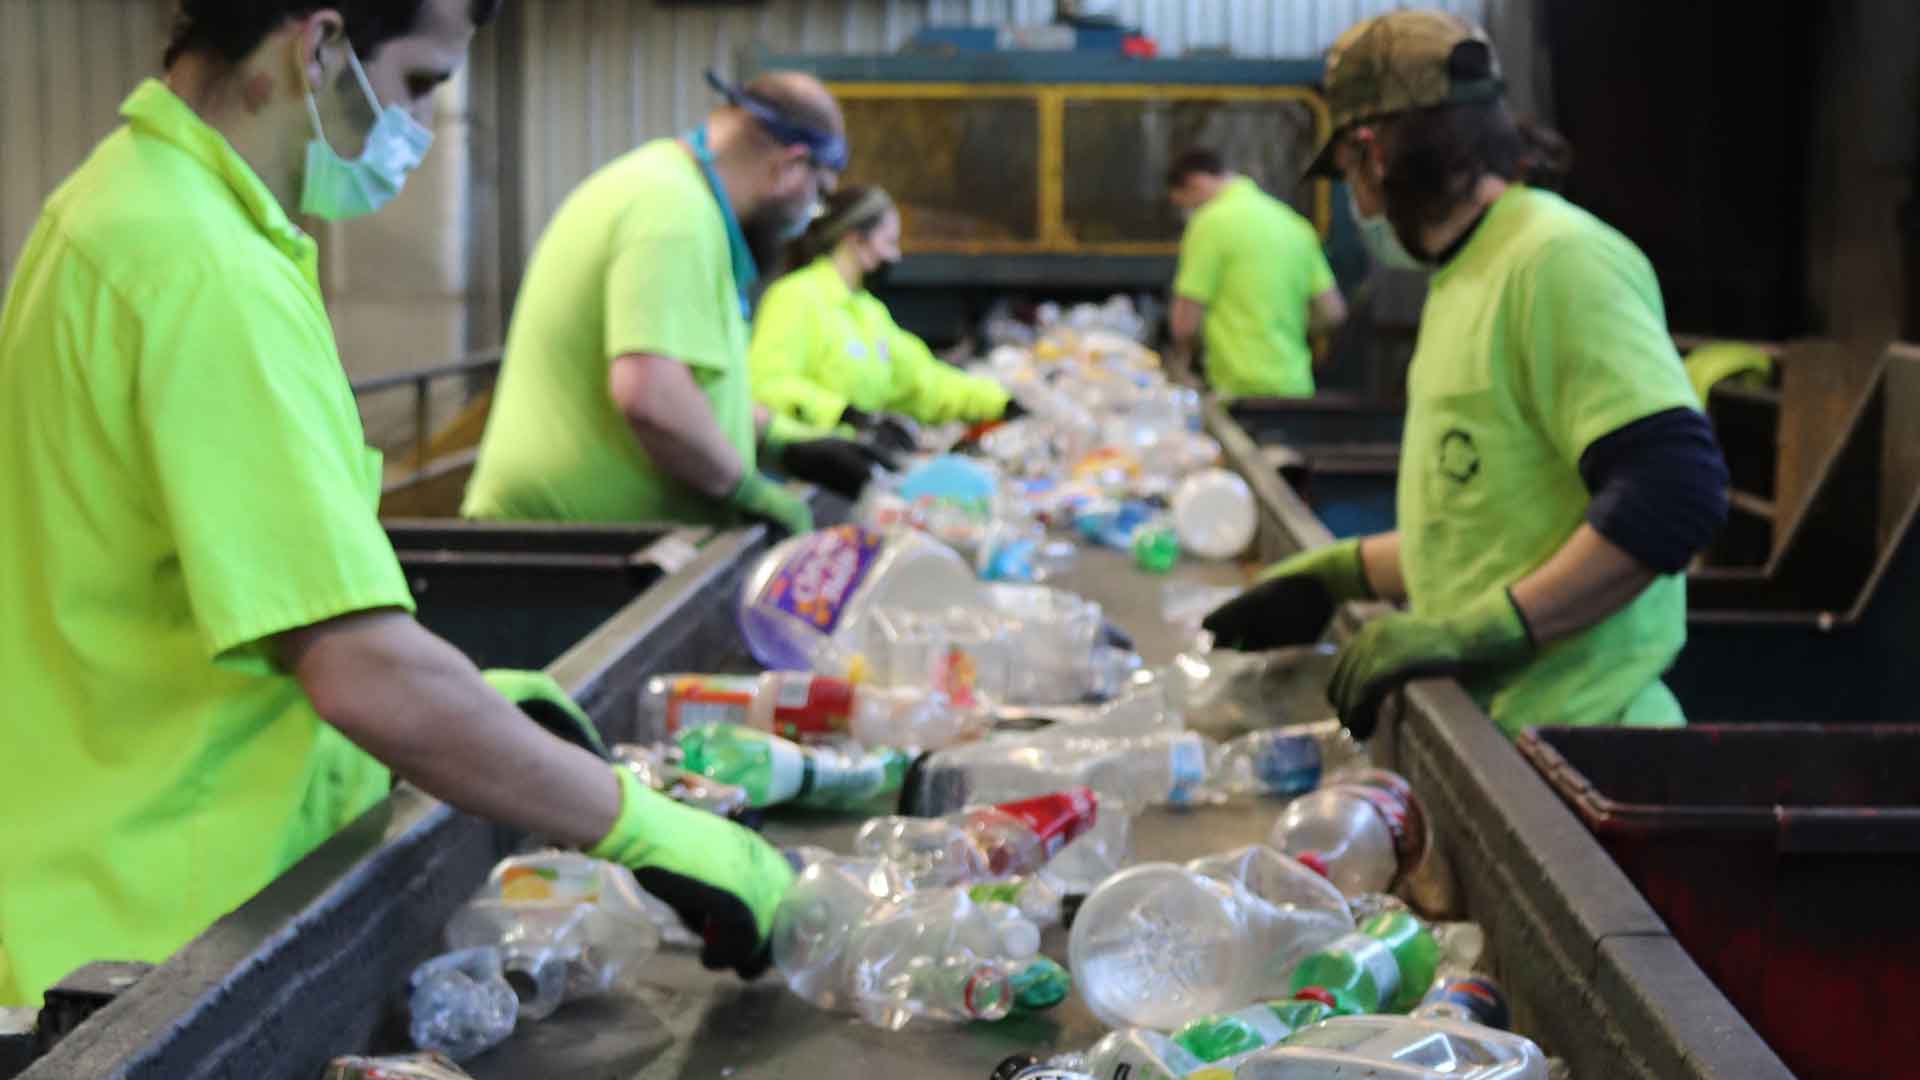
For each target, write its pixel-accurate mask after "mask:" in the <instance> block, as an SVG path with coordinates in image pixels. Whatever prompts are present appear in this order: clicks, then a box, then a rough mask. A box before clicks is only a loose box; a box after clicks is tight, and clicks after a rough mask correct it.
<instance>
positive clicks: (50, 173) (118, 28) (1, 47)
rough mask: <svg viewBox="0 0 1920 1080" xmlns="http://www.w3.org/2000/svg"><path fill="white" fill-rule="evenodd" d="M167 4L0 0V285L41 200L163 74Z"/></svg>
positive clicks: (165, 0)
mask: <svg viewBox="0 0 1920 1080" xmlns="http://www.w3.org/2000/svg"><path fill="white" fill-rule="evenodd" d="M171 6H172V4H171V0H0V282H4V281H6V280H7V279H8V277H9V275H10V273H11V271H12V269H13V261H14V259H15V258H17V257H18V255H19V253H20V247H21V245H23V244H25V243H26V240H27V233H28V232H29V231H31V230H32V228H33V220H34V218H35V217H37V216H38V215H39V213H40V203H41V202H42V201H43V200H44V199H45V198H46V197H47V193H48V192H50V191H52V190H53V188H54V187H55V186H56V185H57V184H59V183H60V181H61V179H63V178H64V177H65V176H66V175H67V174H68V173H70V172H72V171H73V169H74V167H75V166H77V165H79V164H80V162H81V160H82V159H83V158H85V157H86V155H87V152H88V151H89V150H91V149H92V148H93V144H94V143H96V142H98V141H99V140H100V137H101V136H102V135H104V134H106V133H107V132H108V131H111V130H112V129H113V127H114V125H115V124H116V123H117V122H118V110H119V107H120V102H121V99H123V98H125V97H126V96H127V92H128V91H130V90H132V89H133V87H134V85H135V84H137V83H138V82H139V81H140V79H141V78H143V77H145V76H146V75H148V74H151V73H153V72H156V71H158V70H159V69H160V51H161V49H162V48H163V47H164V45H165V42H166V30H167V18H168V12H169V10H170V9H171Z"/></svg>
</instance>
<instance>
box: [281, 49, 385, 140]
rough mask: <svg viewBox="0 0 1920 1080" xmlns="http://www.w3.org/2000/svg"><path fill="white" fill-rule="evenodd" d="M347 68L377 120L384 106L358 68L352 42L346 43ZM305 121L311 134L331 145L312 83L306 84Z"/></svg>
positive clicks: (304, 75)
mask: <svg viewBox="0 0 1920 1080" xmlns="http://www.w3.org/2000/svg"><path fill="white" fill-rule="evenodd" d="M347 66H348V67H350V68H352V69H353V78H354V81H355V82H358V83H359V84H360V92H361V93H363V94H365V95H367V104H368V105H369V106H370V107H372V109H373V115H374V116H375V118H378V117H379V115H380V112H381V110H382V109H384V108H386V106H384V105H382V104H380V95H378V94H376V93H374V92H373V82H372V81H371V80H369V79H368V78H367V69H366V68H363V67H361V66H360V56H359V54H358V53H356V52H354V50H353V42H351V41H349V42H347ZM300 79H301V81H303V82H307V72H306V68H305V67H304V66H303V67H302V68H301V69H300ZM307 119H309V120H311V121H313V133H314V134H315V135H318V136H319V137H320V141H322V142H326V143H327V145H329V146H331V145H333V144H332V143H331V142H329V141H328V139H327V129H326V128H325V127H324V126H322V125H321V123H320V106H319V105H318V104H317V103H316V102H315V101H314V89H313V83H311V82H307Z"/></svg>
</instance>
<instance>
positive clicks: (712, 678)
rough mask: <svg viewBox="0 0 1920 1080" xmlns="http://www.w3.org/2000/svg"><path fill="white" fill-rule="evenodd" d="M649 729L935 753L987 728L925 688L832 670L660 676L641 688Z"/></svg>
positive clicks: (666, 734)
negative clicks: (726, 727)
mask: <svg viewBox="0 0 1920 1080" xmlns="http://www.w3.org/2000/svg"><path fill="white" fill-rule="evenodd" d="M640 709H641V716H642V718H643V720H644V722H645V723H646V724H647V725H648V729H649V730H650V731H651V732H653V733H656V734H658V735H660V736H661V737H662V738H671V737H673V736H674V735H677V734H678V733H680V732H681V731H684V730H686V729H688V728H693V727H700V726H703V725H707V724H736V725H739V726H742V727H751V728H758V729H759V730H761V731H766V732H770V733H772V734H775V735H779V736H782V737H784V738H788V739H792V740H794V741H795V742H809V741H814V740H819V739H834V738H844V737H847V736H852V737H853V738H854V739H856V740H858V741H859V742H861V743H864V744H865V745H868V746H901V747H908V746H911V747H916V748H919V749H923V750H935V749H938V748H940V747H942V746H946V745H949V744H951V743H954V742H959V741H961V740H962V739H966V738H972V737H974V736H975V735H977V734H979V733H980V731H981V730H983V728H984V724H985V717H984V715H982V714H980V713H979V712H978V710H973V711H969V710H963V709H956V708H954V707H953V706H952V704H951V703H950V702H949V701H948V700H947V699H946V696H945V695H944V694H941V693H939V692H938V691H935V690H932V689H930V688H928V687H925V686H876V685H872V684H856V683H853V682H849V681H848V680H846V679H841V678H836V677H834V676H831V675H815V674H812V673H810V672H804V671H769V672H764V673H762V674H759V675H696V674H678V675H656V676H654V677H653V678H651V679H648V680H647V683H646V685H645V686H644V687H643V688H642V689H641V691H640Z"/></svg>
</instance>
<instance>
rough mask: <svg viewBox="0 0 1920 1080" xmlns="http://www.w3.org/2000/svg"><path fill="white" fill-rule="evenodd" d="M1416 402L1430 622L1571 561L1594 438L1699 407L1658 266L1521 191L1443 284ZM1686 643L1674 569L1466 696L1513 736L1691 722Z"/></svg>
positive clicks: (1417, 493)
mask: <svg viewBox="0 0 1920 1080" xmlns="http://www.w3.org/2000/svg"><path fill="white" fill-rule="evenodd" d="M1407 399H1408V400H1407V426H1406V434H1405V436H1404V439H1403V442H1402V444H1401V466H1400V486H1399V507H1398V518H1399V527H1400V560H1401V569H1402V571H1403V572H1404V573H1405V575H1406V583H1407V593H1408V597H1409V599H1410V601H1411V603H1412V607H1413V610H1414V612H1416V613H1417V614H1422V615H1445V614H1448V613H1451V612H1453V611H1457V610H1459V609H1460V608H1461V607H1463V606H1464V605H1466V604H1469V603H1471V602H1472V601H1474V600H1475V599H1477V598H1478V597H1480V596H1483V595H1485V594H1486V593H1487V591H1488V590H1490V589H1495V588H1501V587H1504V586H1507V585H1511V584H1512V583H1513V582H1514V581H1516V580H1518V579H1520V578H1522V577H1525V576H1526V575H1527V574H1528V573H1530V572H1531V571H1533V570H1534V569H1536V568H1537V567H1539V566H1540V565H1541V564H1542V563H1544V562H1546V560H1547V559H1548V557H1549V556H1551V555H1552V554H1553V553H1554V552H1555V551H1557V550H1559V548H1560V546H1561V545H1562V544H1564V543H1565V542H1566V540H1567V538H1568V537H1569V536H1571V535H1572V534H1573V532H1574V530H1575V529H1576V528H1578V527H1579V526H1580V524H1581V522H1582V521H1583V520H1584V518H1585V514H1586V509H1587V502H1588V497H1589V496H1588V492H1587V489H1586V486H1585V485H1584V484H1583V483H1582V482H1581V479H1580V471H1579V463H1580V455H1581V454H1582V453H1584V452H1585V451H1586V449H1587V447H1588V446H1590V445H1592V443H1593V442H1594V440H1596V439H1599V438H1600V437H1602V436H1604V435H1607V434H1609V433H1611V432H1613V431H1615V430H1617V429H1618V428H1620V427H1623V426H1624V425H1626V424H1629V423H1632V422H1633V421H1635V420H1638V419H1640V418H1642V417H1645V416H1650V415H1652V414H1654V413H1657V412H1663V411H1665V410H1668V409H1674V408H1680V407H1686V408H1698V407H1699V404H1698V402H1697V401H1696V399H1695V398H1694V395H1693V388H1692V387H1691V386H1690V385H1688V383H1687V375H1686V371H1685V369H1683V368H1682V367H1681V365H1680V358H1679V356H1678V355H1677V354H1676V353H1675V352H1674V348H1673V341H1672V339H1671V338H1670V337H1669V336H1668V333H1667V325H1666V310H1665V306H1664V305H1663V303H1662V302H1661V298H1660V284H1659V282H1658V281H1657V280H1656V279H1655V277H1654V273H1653V267H1652V265H1651V264H1649V263H1648V262H1647V259H1646V256H1644V255H1642V254H1641V253H1640V250H1639V249H1638V248H1636V247H1634V246H1633V243H1632V242H1631V241H1629V240H1628V239H1627V238H1626V237H1624V236H1621V235H1620V234H1619V233H1618V232H1616V231H1614V230H1613V229H1612V228H1610V227H1608V226H1607V225H1606V224H1605V223H1604V222H1602V221H1600V220H1599V219H1598V218H1595V217H1594V216H1593V215H1591V214H1589V213H1587V212H1586V211H1584V210H1581V209H1580V208H1578V207H1576V206H1573V205H1572V204H1570V203H1568V202H1566V201H1564V200H1562V199H1561V198H1559V197H1558V196H1555V195H1552V194H1549V193H1547V192H1543V191H1536V190H1533V189H1530V188H1526V187H1523V186H1519V185H1516V186H1514V187H1512V188H1510V189H1508V190H1507V191H1506V192H1505V193H1504V194H1502V195H1501V196H1500V198H1499V199H1498V200H1497V201H1496V202H1495V203H1494V204H1493V206H1492V207H1491V208H1489V209H1488V211H1487V214H1486V217H1485V218H1483V219H1482V220H1481V222H1480V225H1479V227H1478V229H1477V230H1475V232H1474V234H1473V236H1472V238H1471V239H1469V240H1468V242H1467V245H1466V247H1465V248H1464V249H1462V250H1461V251H1460V253H1459V254H1458V255H1456V256H1454V258H1453V259H1452V260H1451V261H1450V262H1448V263H1447V264H1446V265H1445V266H1443V267H1441V268H1440V270H1439V271H1438V272H1436V273H1435V274H1434V275H1433V279H1432V281H1431V283H1430V284H1429V286H1428V291H1427V303H1426V308H1425V309H1424V310H1423V311H1422V312H1421V316H1420V338H1419V342H1418V344H1417V345H1416V346H1415V349H1414V355H1413V364H1412V366H1411V367H1410V368H1409V369H1408V376H1407ZM1685 641H1686V585H1685V581H1684V579H1683V578H1682V577H1681V576H1680V575H1677V574H1670V575H1666V576H1663V577H1660V578H1657V579H1656V580H1655V581H1654V582H1653V584H1652V585H1650V586H1648V587H1647V589H1646V590H1645V591H1644V592H1642V593H1641V594H1640V595H1639V596H1638V597H1637V598H1635V599H1634V600H1633V601H1632V602H1631V603H1629V604H1628V605H1627V606H1626V607H1624V608H1622V609H1620V610H1619V611H1617V612H1615V613H1614V614H1612V615H1610V616H1608V617H1607V618H1606V619H1603V620H1601V621H1600V622H1599V623H1597V624H1595V625H1594V626H1591V627H1589V628H1587V629H1586V630H1583V631H1581V632H1580V633H1578V634H1575V635H1573V636H1572V637H1569V638H1565V639H1562V640H1560V641H1557V642H1555V643H1553V644H1551V645H1548V646H1547V647H1546V648H1544V649H1543V650H1541V652H1540V654H1539V655H1538V656H1537V657H1536V658H1535V659H1534V660H1533V661H1532V662H1531V663H1530V664H1528V665H1527V666H1526V667H1525V668H1523V669H1521V670H1519V671H1518V672H1514V673H1509V674H1508V675H1506V676H1505V677H1503V678H1499V679H1493V680H1481V681H1479V682H1474V683H1469V684H1468V686H1467V689H1468V690H1469V691H1470V692H1471V693H1473V695H1474V696H1475V697H1476V698H1477V699H1478V700H1479V701H1480V703H1481V704H1482V705H1483V706H1485V707H1486V708H1487V709H1488V711H1489V712H1490V713H1491V714H1492V716H1493V718H1494V720H1495V721H1496V722H1498V723H1499V725H1500V727H1501V728H1502V729H1503V730H1505V731H1507V732H1508V733H1509V734H1517V733H1518V732H1520V731H1522V730H1524V729H1526V728H1529V727H1533V726H1535V725H1539V724H1612V723H1625V724H1637V725H1640V724H1643V725H1650V726H1666V725H1678V724H1681V723H1684V722H1685V718H1684V717H1683V716H1682V715H1681V712H1680V707H1679V703H1678V702H1676V701H1675V700H1674V698H1673V695H1672V694H1671V693H1669V692H1668V691H1667V688H1666V687H1665V685H1664V684H1662V683H1661V682H1660V675H1661V673H1662V672H1664V671H1665V670H1666V669H1667V667H1668V666H1669V665H1670V664H1671V663H1672V662H1673V658H1674V655H1675V654H1676V653H1678V652H1679V650H1680V647H1681V645H1682V644H1684V643H1685Z"/></svg>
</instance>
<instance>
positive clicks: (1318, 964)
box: [1292, 911, 1440, 1015]
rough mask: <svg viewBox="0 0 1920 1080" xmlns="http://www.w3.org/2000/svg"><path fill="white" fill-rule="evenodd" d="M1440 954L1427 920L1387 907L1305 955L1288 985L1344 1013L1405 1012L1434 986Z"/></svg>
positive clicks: (1300, 993)
mask: <svg viewBox="0 0 1920 1080" xmlns="http://www.w3.org/2000/svg"><path fill="white" fill-rule="evenodd" d="M1439 956H1440V947H1439V946H1438V945H1436V944H1435V943H1434V940H1433V935H1432V934H1431V933H1429V932H1428V930H1427V927H1426V924H1425V923H1422V922H1421V921H1420V920H1419V919H1416V918H1414V917H1413V916H1412V915H1408V914H1406V913H1405V912H1398V911H1394V912H1387V913H1385V914H1381V915H1376V916H1374V917H1373V918H1371V919H1368V920H1367V921H1366V922H1364V923H1362V924H1360V928H1359V929H1358V930H1355V931H1354V932H1353V933H1351V934H1348V935H1346V936H1344V937H1342V938H1340V939H1339V940H1338V941H1335V942H1332V943H1330V944H1329V945H1327V946H1326V947H1325V948H1323V949H1319V950H1317V951H1315V952H1313V953H1311V954H1310V955H1308V956H1306V957H1305V958H1303V959H1302V960H1301V961H1300V963H1299V965H1298V966H1296V967H1295V968H1294V969H1293V979H1292V989H1293V990H1294V992H1295V993H1296V994H1297V995H1304V996H1306V997H1308V998H1311V999H1312V1000H1317V1001H1321V1002H1324V1003H1325V1004H1327V1005H1331V1006H1332V1007H1333V1008H1334V1009H1335V1010H1336V1011H1338V1012H1340V1013H1343V1014H1349V1015H1350V1014H1354V1013H1373V1012H1395V1013H1403V1012H1406V1011H1407V1010H1408V1009H1411V1008H1413V1007H1414V1006H1415V1005H1417V1004H1419V1003H1420V998H1421V996H1422V995H1423V994H1425V993H1426V990H1427V987H1428V986H1430V985H1432V983H1433V974H1434V967H1435V965H1436V963H1437V961H1438V960H1439Z"/></svg>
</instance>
